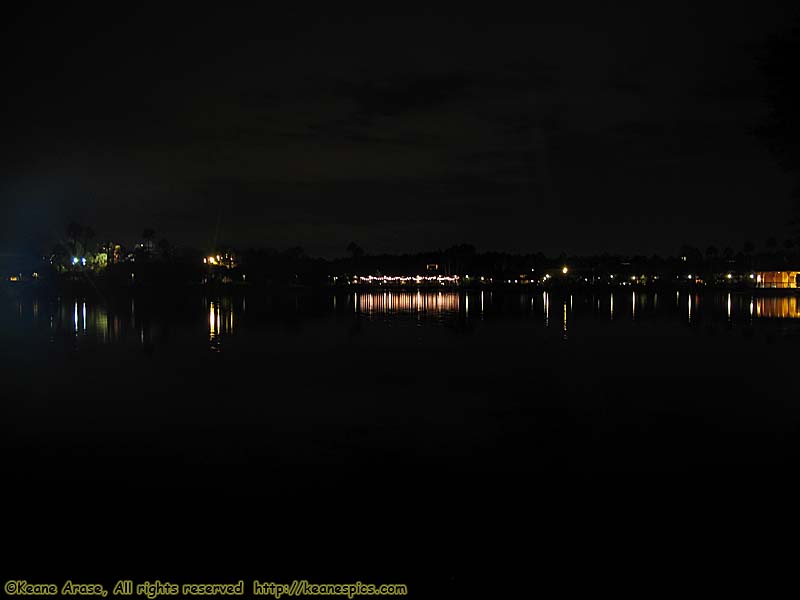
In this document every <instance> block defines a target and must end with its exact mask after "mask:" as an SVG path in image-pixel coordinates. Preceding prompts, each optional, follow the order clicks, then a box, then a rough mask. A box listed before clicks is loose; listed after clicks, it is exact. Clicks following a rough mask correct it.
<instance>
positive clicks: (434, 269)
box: [425, 263, 439, 273]
mask: <svg viewBox="0 0 800 600" xmlns="http://www.w3.org/2000/svg"><path fill="white" fill-rule="evenodd" d="M425 270H426V271H428V272H429V273H438V272H439V263H428V264H427V265H425Z"/></svg>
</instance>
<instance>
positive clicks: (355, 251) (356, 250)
mask: <svg viewBox="0 0 800 600" xmlns="http://www.w3.org/2000/svg"><path fill="white" fill-rule="evenodd" d="M347 251H348V252H349V253H350V254H351V255H352V256H353V260H354V261H355V260H357V259H359V258H361V257H362V256H364V249H363V248H362V247H361V246H359V245H358V244H356V243H355V242H350V243H349V244H347Z"/></svg>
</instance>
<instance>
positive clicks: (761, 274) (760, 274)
mask: <svg viewBox="0 0 800 600" xmlns="http://www.w3.org/2000/svg"><path fill="white" fill-rule="evenodd" d="M799 274H800V271H756V287H757V288H784V289H794V288H797V287H798V285H797V276H798V275H799Z"/></svg>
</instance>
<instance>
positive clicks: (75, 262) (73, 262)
mask: <svg viewBox="0 0 800 600" xmlns="http://www.w3.org/2000/svg"><path fill="white" fill-rule="evenodd" d="M72 264H73V265H77V264H78V257H77V256H73V257H72Z"/></svg>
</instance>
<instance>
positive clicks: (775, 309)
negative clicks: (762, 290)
mask: <svg viewBox="0 0 800 600" xmlns="http://www.w3.org/2000/svg"><path fill="white" fill-rule="evenodd" d="M752 305H753V303H752V302H751V303H750V306H751V310H752ZM755 308H756V316H757V317H762V318H768V319H800V312H799V311H798V309H797V298H795V297H791V298H756V306H755Z"/></svg>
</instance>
